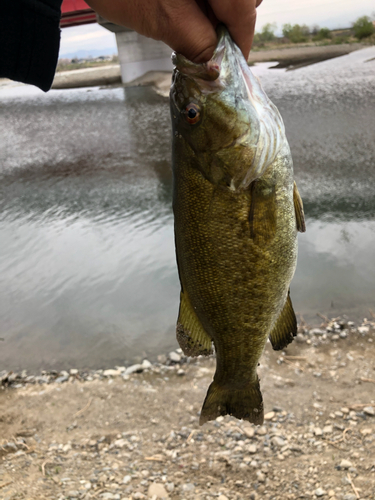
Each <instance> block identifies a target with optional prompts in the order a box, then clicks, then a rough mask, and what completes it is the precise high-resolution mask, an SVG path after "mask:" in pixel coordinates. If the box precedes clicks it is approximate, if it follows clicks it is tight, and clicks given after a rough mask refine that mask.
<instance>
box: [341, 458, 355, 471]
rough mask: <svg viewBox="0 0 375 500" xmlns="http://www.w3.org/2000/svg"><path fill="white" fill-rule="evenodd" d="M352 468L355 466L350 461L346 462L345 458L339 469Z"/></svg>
mask: <svg viewBox="0 0 375 500" xmlns="http://www.w3.org/2000/svg"><path fill="white" fill-rule="evenodd" d="M352 466H353V464H352V463H351V461H350V460H346V459H345V458H343V459H342V460H341V462H340V465H339V467H340V468H341V469H349V467H352Z"/></svg>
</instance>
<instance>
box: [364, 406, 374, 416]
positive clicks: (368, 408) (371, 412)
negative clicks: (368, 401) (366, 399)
mask: <svg viewBox="0 0 375 500" xmlns="http://www.w3.org/2000/svg"><path fill="white" fill-rule="evenodd" d="M363 413H365V414H366V415H369V416H370V417H375V410H374V408H373V406H366V408H363Z"/></svg>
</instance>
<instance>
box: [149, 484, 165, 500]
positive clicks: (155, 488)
mask: <svg viewBox="0 0 375 500" xmlns="http://www.w3.org/2000/svg"><path fill="white" fill-rule="evenodd" d="M147 494H148V496H149V498H153V497H154V498H155V497H156V498H169V495H168V493H167V490H166V489H165V488H164V485H163V484H161V483H152V484H150V486H149V488H148V493H147Z"/></svg>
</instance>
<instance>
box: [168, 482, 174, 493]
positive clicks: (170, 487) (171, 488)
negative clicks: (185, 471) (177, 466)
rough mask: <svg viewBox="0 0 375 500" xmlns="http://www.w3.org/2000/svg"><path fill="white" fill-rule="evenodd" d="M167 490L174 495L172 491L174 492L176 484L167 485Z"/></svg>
mask: <svg viewBox="0 0 375 500" xmlns="http://www.w3.org/2000/svg"><path fill="white" fill-rule="evenodd" d="M166 488H167V491H169V493H172V491H173V490H174V483H167V484H166Z"/></svg>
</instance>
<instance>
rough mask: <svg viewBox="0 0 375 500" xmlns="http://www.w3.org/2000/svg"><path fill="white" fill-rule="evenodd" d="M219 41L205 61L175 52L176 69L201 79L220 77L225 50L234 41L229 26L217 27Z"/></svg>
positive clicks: (208, 79) (173, 60)
mask: <svg viewBox="0 0 375 500" xmlns="http://www.w3.org/2000/svg"><path fill="white" fill-rule="evenodd" d="M216 33H217V36H218V43H217V46H216V48H215V50H214V53H213V55H212V57H211V59H210V60H209V61H207V62H205V63H194V62H192V61H190V60H189V59H187V58H186V57H185V56H183V55H182V54H178V53H177V52H173V54H172V63H173V65H174V66H175V67H176V69H177V70H178V71H179V72H180V73H183V74H185V75H188V76H192V77H194V78H199V79H201V80H207V81H214V80H217V79H218V78H219V77H220V73H221V66H222V62H223V59H224V56H225V52H226V50H227V48H228V46H229V45H231V44H232V43H233V42H232V40H231V38H230V35H229V32H228V30H227V28H226V27H225V26H224V25H223V24H219V25H218V27H217V28H216Z"/></svg>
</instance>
